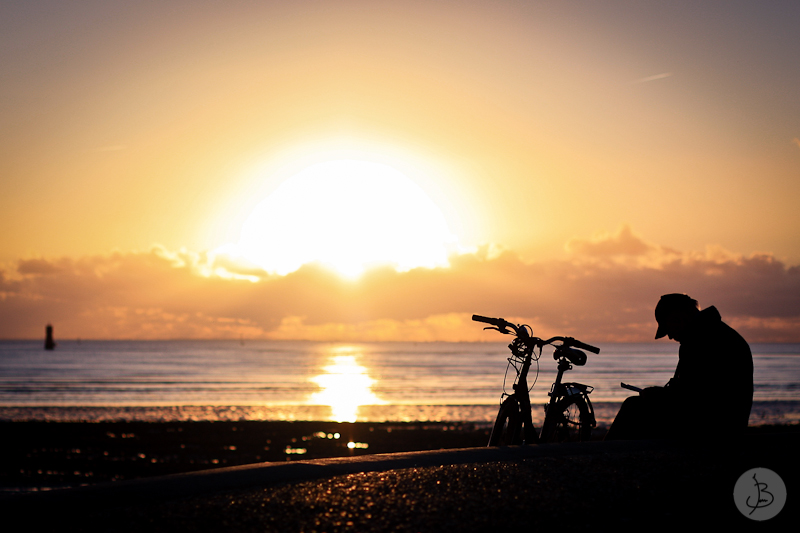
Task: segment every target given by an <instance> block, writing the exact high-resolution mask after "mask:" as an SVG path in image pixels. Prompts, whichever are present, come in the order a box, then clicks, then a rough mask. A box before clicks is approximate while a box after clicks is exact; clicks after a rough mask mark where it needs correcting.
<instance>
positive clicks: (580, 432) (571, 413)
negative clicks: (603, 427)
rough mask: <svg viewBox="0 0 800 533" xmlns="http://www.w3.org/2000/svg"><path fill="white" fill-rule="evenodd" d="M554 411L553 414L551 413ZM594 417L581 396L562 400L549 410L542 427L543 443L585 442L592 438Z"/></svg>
mask: <svg viewBox="0 0 800 533" xmlns="http://www.w3.org/2000/svg"><path fill="white" fill-rule="evenodd" d="M551 411H552V412H551ZM593 421H594V416H592V414H591V411H590V410H589V406H588V405H587V404H586V400H585V399H584V398H582V397H580V396H570V397H568V398H562V399H561V400H558V401H557V402H556V403H555V404H553V405H552V406H551V407H549V408H548V411H547V413H546V414H545V419H544V424H543V426H542V436H541V441H542V442H584V441H588V440H589V438H590V437H591V436H592V425H593Z"/></svg>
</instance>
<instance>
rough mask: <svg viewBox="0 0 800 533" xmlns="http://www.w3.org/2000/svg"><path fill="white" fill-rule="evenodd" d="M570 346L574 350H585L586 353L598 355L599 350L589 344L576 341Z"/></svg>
mask: <svg viewBox="0 0 800 533" xmlns="http://www.w3.org/2000/svg"><path fill="white" fill-rule="evenodd" d="M572 346H574V347H575V348H580V349H581V350H586V351H587V352H592V353H600V348H598V347H596V346H592V345H591V344H586V343H585V342H581V341H578V340H576V341H574V342H573V343H572Z"/></svg>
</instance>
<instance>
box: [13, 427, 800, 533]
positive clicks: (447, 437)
mask: <svg viewBox="0 0 800 533" xmlns="http://www.w3.org/2000/svg"><path fill="white" fill-rule="evenodd" d="M51 426H52V425H51ZM51 426H48V425H47V424H44V425H43V426H42V425H39V424H31V423H9V424H4V427H3V430H4V434H5V435H14V436H15V438H13V439H7V441H6V442H5V443H4V453H3V457H4V460H3V461H4V463H3V464H4V466H3V481H4V483H5V486H6V487H11V486H12V485H13V483H12V481H13V480H16V482H17V484H19V483H20V481H21V480H22V479H23V478H24V477H25V476H23V475H22V474H21V473H20V474H19V476H17V477H16V478H15V477H14V475H13V472H11V470H13V469H14V468H15V465H16V467H18V470H19V471H27V470H26V469H28V470H30V469H32V468H34V466H35V462H36V461H40V465H41V466H42V468H44V469H46V468H48V466H47V465H46V464H45V462H41V461H43V460H44V459H45V458H46V457H47V456H46V454H44V452H43V451H42V450H43V449H44V448H46V447H50V450H51V452H50V453H51V459H53V460H54V458H55V457H57V456H59V453H60V457H62V462H61V468H62V469H68V468H73V467H75V465H76V464H78V463H75V462H72V461H73V459H74V457H76V456H81V457H84V456H85V457H87V459H86V462H85V464H86V466H84V468H90V467H91V468H94V472H97V473H96V474H93V476H89V477H92V478H94V479H97V480H98V481H100V478H108V477H109V476H111V477H112V478H116V479H119V480H120V481H116V482H108V481H106V479H103V480H102V481H101V482H100V483H94V484H87V485H86V486H84V487H79V488H72V489H59V490H50V491H37V492H26V493H19V492H16V493H14V492H5V493H4V494H3V496H2V498H1V499H0V503H1V504H2V509H3V511H4V513H5V515H6V516H9V515H14V514H22V515H23V516H24V517H25V519H26V520H27V521H28V522H29V523H30V525H31V526H34V530H44V531H47V530H53V531H55V530H58V531H140V530H142V529H146V530H148V531H168V530H169V531H443V530H459V531H487V530H490V529H492V528H495V527H498V526H501V527H505V526H509V527H522V528H524V529H526V530H527V529H533V528H534V527H536V526H545V525H562V526H567V525H569V526H573V527H574V526H576V525H578V526H581V525H582V526H590V527H592V528H594V529H596V530H600V531H603V530H606V529H612V528H616V527H621V526H624V527H634V528H639V527H654V525H658V524H664V523H675V524H681V523H683V522H684V521H689V519H690V517H691V520H690V522H691V523H694V524H698V523H699V524H704V525H738V526H745V527H753V526H759V527H760V528H761V529H764V527H766V528H767V529H772V528H773V527H776V528H777V527H779V526H781V525H782V524H787V523H790V522H788V521H789V520H793V519H796V517H797V513H796V512H795V510H794V509H793V508H792V507H793V504H792V501H791V498H792V495H793V494H797V492H796V490H797V480H798V479H800V475H798V474H800V472H798V470H800V469H799V468H798V465H799V464H800V461H798V460H797V459H796V450H797V447H798V444H800V428H798V426H779V427H770V426H762V427H755V428H750V431H749V432H748V434H747V435H746V436H745V437H744V438H742V439H738V440H737V441H735V442H731V443H725V444H723V443H719V442H711V441H701V442H687V441H675V442H670V441H643V442H602V441H594V442H589V443H574V444H562V445H542V446H523V447H510V448H493V449H490V448H485V447H483V445H484V441H485V432H486V429H485V428H480V427H474V426H471V425H469V424H363V425H362V424H346V425H343V424H335V423H314V422H303V423H297V422H295V423H274V422H271V423H263V422H252V423H197V422H195V423H176V424H155V425H154V424H130V423H126V424H116V425H110V424H74V425H64V424H58V425H56V426H55V427H51ZM234 427H236V430H235V431H234V430H233V428H234ZM337 430H338V431H337ZM348 431H349V433H348ZM48 432H50V433H48ZM137 432H138V433H137ZM309 432H310V433H309ZM109 433H110V434H113V435H114V436H113V437H111V436H110V435H109ZM336 433H339V438H338V439H336V438H335V435H336ZM56 434H60V435H61V437H60V438H61V440H60V441H59V440H58V439H57V438H56ZM131 434H132V435H131ZM232 434H235V435H236V437H232V436H231V435H232ZM323 434H324V437H323ZM329 434H330V436H331V438H328V435H329ZM23 435H27V436H26V437H24V438H23ZM121 435H125V436H124V437H123V436H121ZM148 435H149V437H148ZM176 435H177V436H176ZM345 435H346V437H345ZM303 436H306V437H308V436H311V438H307V439H306V440H305V441H304V440H303ZM173 437H174V438H173ZM44 438H48V439H51V440H47V441H45V440H41V441H38V442H39V444H38V448H35V447H34V446H33V443H34V442H35V441H37V440H38V439H44ZM79 438H80V439H82V440H80V439H79ZM75 439H79V440H80V445H81V446H84V448H81V449H80V452H77V451H76V450H77V448H72V449H70V450H62V451H61V452H57V451H55V450H56V448H55V447H56V446H66V445H77V444H76V443H78V442H79V440H75ZM266 439H269V440H270V441H271V442H270V444H274V445H275V446H274V447H275V448H276V449H277V450H280V453H281V454H283V457H281V459H280V460H279V461H271V462H258V461H252V460H248V458H250V459H252V458H253V457H254V456H255V455H258V454H260V453H261V452H259V453H256V450H255V448H254V447H255V445H256V443H258V445H259V446H260V447H261V448H265V447H267V446H263V445H262V444H263V441H264V440H266ZM281 439H284V440H281ZM292 439H295V440H296V442H292ZM474 441H480V442H474ZM10 442H13V443H14V444H13V446H16V448H13V449H12V445H11V444H9V443H10ZM23 442H28V444H27V445H25V446H23V445H22V443H23ZM70 442H71V443H72V444H69V443H70ZM348 442H353V443H356V442H358V443H367V442H369V443H370V444H369V447H368V448H352V447H351V448H348V447H347V443H348ZM92 443H94V444H92ZM110 443H114V444H117V447H114V446H111V444H110ZM248 443H249V444H248ZM337 443H338V444H337ZM181 445H183V446H184V448H181ZM301 445H305V446H306V448H305V449H306V453H305V454H301V453H286V452H287V448H286V447H287V446H288V447H289V450H300V449H302V448H301ZM93 446H95V447H93ZM225 446H227V452H231V454H230V455H227V456H226V455H224V454H222V452H225V451H226V448H225ZM392 446H394V447H395V448H401V449H395V450H391V449H389V448H391V447H392ZM231 447H235V448H236V449H235V450H232V449H231ZM23 448H26V449H27V450H29V451H28V452H26V454H25V455H26V456H25V457H23V456H22V451H21V450H22V449H23ZM101 448H102V449H101ZM176 448H177V449H176ZM36 449H38V450H39V452H36V451H35V450H36ZM178 450H183V451H178ZM187 450H188V451H187ZM410 450H422V451H410ZM424 450H429V451H424ZM263 451H269V450H263ZM104 452H108V455H105V453H104ZM398 452H399V453H398ZM37 453H38V454H39V455H38V456H37V455H36V454H37ZM43 454H44V455H43ZM126 454H127V455H126ZM140 454H143V455H144V457H140V456H139V455H140ZM254 454H255V455H254ZM28 455H31V456H28ZM88 457H94V460H92V459H89V458H88ZM125 457H128V459H125ZM324 457H327V458H324ZM148 459H149V460H148ZM214 459H217V461H218V462H217V463H214V462H213V460H214ZM153 460H155V461H153ZM223 460H225V461H226V463H224V464H222V461H223ZM192 461H194V463H192ZM198 463H199V465H200V466H199V467H198ZM49 464H51V465H53V466H50V468H55V467H56V466H55V464H56V463H49ZM234 464H238V465H241V466H233V465H234ZM20 465H27V466H20ZM754 467H763V468H770V469H772V470H774V471H775V472H778V473H779V475H781V477H782V479H783V480H784V482H785V483H786V486H787V490H788V493H789V498H790V500H789V502H788V503H787V505H786V508H785V509H784V510H783V511H782V512H781V513H780V514H779V515H778V516H777V517H775V518H774V519H772V520H770V521H769V522H764V523H757V522H753V521H751V520H748V519H747V518H745V517H744V516H743V515H742V514H741V513H740V512H739V511H738V510H737V509H736V507H735V505H734V503H733V499H732V496H731V494H732V490H733V486H734V484H735V482H736V480H737V479H738V477H739V476H741V475H742V474H743V473H744V472H746V471H747V470H748V469H750V468H754ZM151 468H152V469H151ZM38 470H39V468H37V469H36V474H35V475H34V474H28V475H27V478H26V479H27V480H28V482H29V487H31V486H33V483H34V482H35V481H36V479H39V482H41V481H42V480H48V481H54V480H55V477H54V474H52V473H51V474H49V475H48V474H47V470H43V473H42V474H38ZM87 471H88V470H87ZM51 472H53V471H52V470H51ZM75 472H80V471H79V470H74V471H73V476H77V474H75ZM178 472H184V473H178ZM62 474H63V473H62ZM101 474H102V475H101ZM165 474H170V475H165ZM63 476H64V480H65V482H66V481H67V477H68V476H66V474H63ZM152 476H155V477H152ZM72 482H74V479H72ZM42 486H44V485H42ZM43 509H47V510H48V512H47V513H40V512H39V510H43Z"/></svg>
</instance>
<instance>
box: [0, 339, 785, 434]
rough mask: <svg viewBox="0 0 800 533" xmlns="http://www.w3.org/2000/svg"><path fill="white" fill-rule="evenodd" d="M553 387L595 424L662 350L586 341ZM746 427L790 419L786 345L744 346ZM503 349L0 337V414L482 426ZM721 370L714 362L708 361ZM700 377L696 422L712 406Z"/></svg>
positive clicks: (491, 405)
mask: <svg viewBox="0 0 800 533" xmlns="http://www.w3.org/2000/svg"><path fill="white" fill-rule="evenodd" d="M599 347H600V349H601V351H600V353H599V354H597V355H595V354H592V353H589V354H587V355H588V356H589V357H588V360H587V363H586V364H585V365H584V366H576V367H574V368H573V369H572V370H571V371H569V372H567V373H566V374H565V377H564V381H574V382H579V383H584V384H587V385H590V386H592V387H593V391H592V393H591V395H590V398H591V400H592V403H593V405H594V408H595V414H596V417H597V421H598V425H599V426H607V425H609V424H610V423H611V421H613V418H614V416H615V415H616V413H617V411H618V409H619V406H620V404H621V402H622V401H623V400H624V399H625V398H627V397H628V396H630V395H632V394H635V393H632V392H630V391H629V390H626V389H624V388H622V387H621V386H620V383H622V382H625V383H629V384H632V385H635V386H639V387H646V386H652V385H663V384H665V383H666V382H667V381H668V380H669V378H670V377H672V375H673V373H674V370H675V366H676V364H677V351H678V345H677V344H675V343H644V344H599ZM751 349H752V352H753V362H754V381H755V392H754V403H753V409H752V411H751V416H750V424H751V425H767V424H797V423H800V344H752V345H751ZM508 354H509V352H508V350H507V348H506V344H503V343H492V342H486V343H446V342H432V343H403V342H391V343H389V342H387V343H325V342H310V341H251V340H179V341H94V340H83V341H81V340H72V341H70V340H66V341H61V342H59V344H58V346H57V347H56V348H55V349H54V350H45V349H44V346H43V342H41V341H0V420H2V421H23V420H47V421H87V422H97V421H154V422H155V421H191V420H208V421H217V420H220V421H222V420H224V421H239V420H264V421H285V420H314V421H318V420H335V421H343V422H344V421H350V422H353V421H365V422H375V423H378V422H471V423H475V424H487V425H488V424H491V422H492V421H493V420H494V418H495V416H496V413H497V408H498V405H499V402H500V400H501V395H502V393H503V392H504V391H506V392H511V385H512V384H513V381H514V373H513V370H509V369H508V361H507V357H508ZM718 364H719V365H724V364H725V361H724V359H721V360H720V361H719V362H718ZM556 372H557V370H556V362H555V360H554V359H553V357H552V350H548V349H547V348H545V350H544V351H543V353H542V354H541V357H540V358H539V360H538V361H537V362H536V364H534V365H533V367H532V369H531V373H530V375H529V379H528V381H529V385H531V386H532V388H531V398H532V404H533V405H534V409H533V411H534V413H533V415H534V421H535V422H541V419H542V418H543V414H544V410H543V405H544V404H545V403H546V402H547V399H548V392H549V391H550V386H551V384H552V382H553V380H554V379H555V376H556ZM724 396H725V391H724V386H722V385H720V384H715V383H709V388H708V397H707V406H708V415H709V417H710V418H713V416H714V413H715V412H717V411H718V410H719V409H724V405H725V400H724Z"/></svg>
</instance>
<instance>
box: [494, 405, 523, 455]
mask: <svg viewBox="0 0 800 533" xmlns="http://www.w3.org/2000/svg"><path fill="white" fill-rule="evenodd" d="M518 444H522V415H521V414H520V412H519V402H518V401H517V399H516V398H514V397H513V396H509V397H508V398H506V400H505V401H504V402H503V403H502V404H500V411H499V412H498V413H497V420H495V422H494V427H493V428H492V435H491V436H490V437H489V446H511V445H518Z"/></svg>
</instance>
